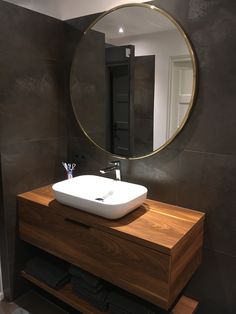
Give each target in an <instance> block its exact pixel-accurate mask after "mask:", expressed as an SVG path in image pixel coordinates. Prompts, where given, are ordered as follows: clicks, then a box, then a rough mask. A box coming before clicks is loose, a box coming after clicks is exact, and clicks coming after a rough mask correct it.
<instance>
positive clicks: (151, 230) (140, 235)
mask: <svg viewBox="0 0 236 314" xmlns="http://www.w3.org/2000/svg"><path fill="white" fill-rule="evenodd" d="M18 201H19V202H29V203H31V205H32V210H33V207H34V206H35V205H36V204H37V206H38V205H42V206H44V207H45V206H46V207H49V208H50V209H51V210H53V211H54V212H55V213H57V214H63V215H65V213H66V216H67V217H68V218H71V219H74V220H77V221H79V222H81V223H84V224H87V225H89V226H92V227H94V228H97V229H100V230H102V231H104V232H108V233H112V234H116V235H117V236H120V237H122V238H125V239H128V240H130V241H133V242H136V243H140V244H142V245H145V246H147V247H150V248H152V249H155V250H158V251H160V252H163V253H165V254H168V255H172V254H173V253H174V252H175V250H176V248H177V247H179V246H181V245H182V241H183V239H184V237H185V236H186V235H187V234H188V233H189V232H190V231H193V230H195V229H197V228H199V227H200V226H202V223H203V220H204V216H205V214H204V213H201V212H198V211H193V210H190V209H186V208H182V207H178V206H173V205H169V204H165V203H161V202H157V201H154V200H150V199H147V200H146V201H145V203H144V204H143V205H142V206H141V207H139V208H138V209H136V210H135V211H133V212H131V213H129V214H128V215H126V216H125V217H123V218H121V219H118V220H108V219H104V218H101V217H99V216H95V215H91V214H88V213H86V212H83V211H80V210H77V209H74V208H71V207H69V206H65V205H62V204H60V203H59V202H57V201H56V200H55V198H54V196H53V191H52V188H51V186H46V187H42V188H39V189H35V190H33V191H30V192H26V193H22V194H20V195H18Z"/></svg>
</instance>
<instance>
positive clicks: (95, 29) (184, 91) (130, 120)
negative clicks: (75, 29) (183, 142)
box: [71, 5, 196, 158]
mask: <svg viewBox="0 0 236 314" xmlns="http://www.w3.org/2000/svg"><path fill="white" fill-rule="evenodd" d="M193 58H194V56H193V52H192V49H191V46H190V43H189V42H188V40H187V38H186V36H185V35H184V33H183V31H182V30H181V28H180V26H179V25H178V24H177V23H176V22H175V21H174V20H173V19H172V18H170V17H169V16H168V15H167V14H166V13H165V12H163V11H161V10H159V9H156V8H154V9H153V7H151V6H149V5H135V6H134V5H131V6H123V7H121V8H118V9H116V10H113V11H111V12H109V13H108V14H106V15H104V16H102V17H101V18H100V19H99V20H98V21H97V22H96V23H95V24H94V25H93V26H92V27H91V28H90V29H89V30H88V31H87V32H86V33H85V34H84V36H83V37H82V39H81V41H80V43H79V45H78V47H77V50H76V53H75V57H74V61H73V65H72V71H71V98H72V104H73V109H74V112H75V115H76V118H77V120H78V122H79V124H80V125H81V127H82V129H83V130H84V132H85V133H86V135H87V136H88V137H89V138H90V139H91V140H92V141H93V142H94V143H95V144H97V145H98V146H100V147H101V148H102V149H104V150H106V151H108V152H111V153H112V154H115V155H119V156H123V157H134V158H135V157H141V156H145V155H148V154H151V153H153V152H155V151H156V150H159V149H160V148H162V147H165V145H166V144H167V143H169V142H170V141H171V140H172V139H173V138H174V137H175V136H176V134H177V133H178V131H179V130H180V129H181V128H182V127H183V125H184V123H185V122H186V119H187V117H188V114H189V112H190V109H191V106H192V103H193V98H194V93H195V72H196V69H195V61H194V59H193Z"/></svg>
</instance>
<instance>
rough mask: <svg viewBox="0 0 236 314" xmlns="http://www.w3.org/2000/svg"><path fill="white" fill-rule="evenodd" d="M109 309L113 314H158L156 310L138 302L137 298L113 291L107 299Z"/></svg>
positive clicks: (140, 301)
mask: <svg viewBox="0 0 236 314" xmlns="http://www.w3.org/2000/svg"><path fill="white" fill-rule="evenodd" d="M107 301H108V303H109V307H110V308H111V311H113V313H117V314H118V313H125V312H126V313H127V314H128V313H129V314H156V313H158V312H157V311H156V310H154V309H152V308H151V306H149V305H148V304H145V303H144V302H142V300H138V299H137V298H136V297H134V296H132V295H129V294H127V293H125V292H124V293H122V292H115V291H112V292H111V293H110V294H109V296H108V299H107Z"/></svg>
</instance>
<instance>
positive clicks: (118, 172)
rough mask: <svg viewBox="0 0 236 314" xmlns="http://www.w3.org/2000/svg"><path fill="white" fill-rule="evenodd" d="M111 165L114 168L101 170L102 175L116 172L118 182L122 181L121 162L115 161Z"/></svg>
mask: <svg viewBox="0 0 236 314" xmlns="http://www.w3.org/2000/svg"><path fill="white" fill-rule="evenodd" d="M109 164H111V165H112V166H110V167H106V168H103V169H101V170H100V172H101V173H102V174H104V173H108V172H111V171H113V170H115V172H116V180H119V181H120V180H121V169H120V161H118V160H115V161H110V162H109Z"/></svg>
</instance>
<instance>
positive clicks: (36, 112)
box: [0, 1, 67, 299]
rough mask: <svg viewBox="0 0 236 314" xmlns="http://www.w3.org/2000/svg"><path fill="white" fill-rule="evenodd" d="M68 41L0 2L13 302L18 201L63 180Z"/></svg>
mask: <svg viewBox="0 0 236 314" xmlns="http://www.w3.org/2000/svg"><path fill="white" fill-rule="evenodd" d="M64 36H65V34H64V23H63V22H61V21H57V20H56V19H53V18H50V17H47V16H44V15H42V14H38V13H35V12H32V11H29V10H26V9H24V8H21V7H18V6H15V5H12V4H9V3H6V2H4V1H0V154H1V168H0V183H1V184H0V188H1V193H0V196H1V199H0V217H1V221H0V238H1V262H2V268H3V284H4V293H5V297H6V298H8V299H9V298H11V297H12V293H13V279H14V278H15V274H14V268H15V265H14V264H15V228H16V197H15V196H16V194H18V193H20V192H24V191H27V190H30V189H33V188H35V187H39V186H43V185H46V184H49V183H52V182H55V181H56V180H59V179H61V178H62V177H63V174H64V173H62V171H63V170H62V169H61V165H60V162H61V161H62V160H64V159H66V156H67V123H66V119H67V112H66V107H65V101H64V96H65V95H64V91H65V85H64V84H65V81H64V71H65V64H64ZM60 169H61V171H60ZM21 253H22V252H21ZM17 283H18V282H17ZM17 286H18V285H16V287H17Z"/></svg>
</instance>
